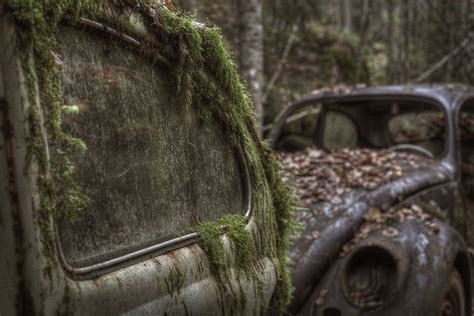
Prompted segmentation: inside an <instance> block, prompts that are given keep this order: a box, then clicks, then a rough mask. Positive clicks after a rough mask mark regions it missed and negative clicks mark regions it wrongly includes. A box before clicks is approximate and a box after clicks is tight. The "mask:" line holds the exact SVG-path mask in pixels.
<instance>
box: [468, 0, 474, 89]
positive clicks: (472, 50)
mask: <svg viewBox="0 0 474 316" xmlns="http://www.w3.org/2000/svg"><path fill="white" fill-rule="evenodd" d="M468 23H469V33H468V37H469V45H468V47H467V51H468V55H469V77H470V78H469V79H470V80H471V83H472V82H474V80H473V79H474V0H470V1H469V17H468Z"/></svg>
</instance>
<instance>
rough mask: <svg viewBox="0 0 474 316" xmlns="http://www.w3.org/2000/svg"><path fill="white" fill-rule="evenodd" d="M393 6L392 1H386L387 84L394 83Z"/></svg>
mask: <svg viewBox="0 0 474 316" xmlns="http://www.w3.org/2000/svg"><path fill="white" fill-rule="evenodd" d="M393 10H394V5H393V0H387V13H388V14H387V19H388V26H387V28H388V30H387V47H388V52H387V82H388V83H394V82H395V80H394V73H393V72H394V68H395V56H396V55H395V34H394V33H395V32H394V20H395V14H394V12H393Z"/></svg>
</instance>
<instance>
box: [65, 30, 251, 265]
mask: <svg viewBox="0 0 474 316" xmlns="http://www.w3.org/2000/svg"><path fill="white" fill-rule="evenodd" d="M102 36H103V37H102ZM60 40H61V42H62V43H63V46H64V51H63V53H62V55H61V58H62V60H63V62H64V65H63V70H64V75H63V90H64V91H63V92H64V98H65V103H66V104H70V105H76V106H77V107H78V108H79V113H77V114H69V115H67V116H65V117H64V120H63V124H64V127H65V129H66V130H67V131H69V132H70V133H71V134H73V135H74V136H75V137H79V138H81V139H82V140H84V142H85V143H86V144H87V147H88V150H87V151H86V153H85V154H83V155H82V154H77V155H76V156H74V157H72V158H73V161H74V163H75V165H76V166H77V172H76V180H77V182H78V183H79V184H80V185H81V186H82V188H84V190H85V192H86V194H87V195H88V196H89V198H90V199H91V203H90V205H89V206H88V208H87V210H85V211H84V212H83V213H82V214H81V216H80V218H79V220H78V221H76V222H74V223H71V222H70V221H68V220H59V221H58V230H59V237H60V241H61V245H62V248H63V251H64V254H65V257H66V259H67V260H68V261H69V262H70V263H72V264H73V265H75V266H84V265H88V264H91V263H96V262H99V261H102V260H104V259H108V258H111V257H113V256H117V255H121V254H125V253H127V252H130V251H132V250H137V249H139V248H143V247H145V246H148V245H151V244H154V243H157V242H160V241H165V240H167V239H169V238H171V237H174V236H176V235H177V234H181V233H183V232H186V231H187V229H189V227H191V226H193V225H196V224H198V223H202V222H206V221H212V220H216V219H217V218H218V217H220V216H222V215H223V214H229V213H234V214H235V213H238V214H242V212H243V209H244V205H243V204H244V201H243V200H244V198H243V196H244V194H243V192H244V189H243V185H242V177H243V176H242V172H241V169H240V168H239V163H238V161H239V160H238V159H237V155H236V153H235V151H234V150H233V149H232V148H231V147H230V145H229V144H228V142H227V141H226V139H225V138H224V136H223V133H222V131H221V130H220V129H219V127H218V124H217V123H216V122H214V121H213V120H212V119H211V120H207V121H204V120H200V119H198V116H197V114H196V112H195V111H194V110H193V109H192V108H186V107H185V106H183V104H181V103H179V102H177V101H176V100H175V98H174V91H175V90H174V88H173V87H172V86H171V82H173V81H172V80H171V78H170V76H169V74H168V73H167V72H166V71H164V70H162V69H160V68H159V67H158V66H157V65H152V64H151V62H149V61H148V60H147V59H146V58H144V57H142V56H139V55H138V54H136V53H133V52H132V51H131V50H129V49H127V48H126V47H124V46H121V45H122V43H117V42H115V40H114V39H113V38H110V36H104V35H100V34H93V33H91V32H86V31H78V30H74V29H72V28H64V29H62V30H61V32H60Z"/></svg>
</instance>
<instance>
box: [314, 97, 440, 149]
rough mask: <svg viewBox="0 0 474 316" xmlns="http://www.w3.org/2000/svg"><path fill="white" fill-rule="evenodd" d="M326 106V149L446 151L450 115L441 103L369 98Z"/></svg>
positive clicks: (324, 132) (324, 135)
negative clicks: (446, 127)
mask: <svg viewBox="0 0 474 316" xmlns="http://www.w3.org/2000/svg"><path fill="white" fill-rule="evenodd" d="M323 106H324V108H325V111H324V112H323V113H324V117H323V118H322V121H323V122H324V128H323V129H322V131H321V132H322V135H320V138H321V140H322V144H321V145H322V146H323V147H325V148H328V149H340V148H355V147H358V148H369V149H389V148H394V149H395V148H396V149H397V150H411V151H413V152H414V153H422V154H423V152H425V153H426V152H427V153H429V154H430V156H431V155H432V156H438V155H441V154H442V153H443V152H444V147H445V132H446V130H445V119H446V118H445V115H444V112H443V110H442V108H441V107H438V106H437V105H434V104H431V103H424V102H416V101H396V100H393V101H391V100H370V99H367V100H358V101H346V102H337V101H332V102H328V103H325V104H324V105H323ZM396 146H397V147H396Z"/></svg>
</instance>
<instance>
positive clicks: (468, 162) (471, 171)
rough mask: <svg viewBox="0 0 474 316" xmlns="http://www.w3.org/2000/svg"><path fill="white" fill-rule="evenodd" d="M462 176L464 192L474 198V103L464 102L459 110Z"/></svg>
mask: <svg viewBox="0 0 474 316" xmlns="http://www.w3.org/2000/svg"><path fill="white" fill-rule="evenodd" d="M458 120H459V134H460V150H461V177H462V185H463V187H464V192H466V195H467V197H468V198H469V199H470V200H471V201H470V203H471V204H472V203H473V201H472V200H474V104H473V103H472V101H470V102H468V103H466V104H464V105H463V106H462V107H461V110H460V112H459V118H458Z"/></svg>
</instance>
